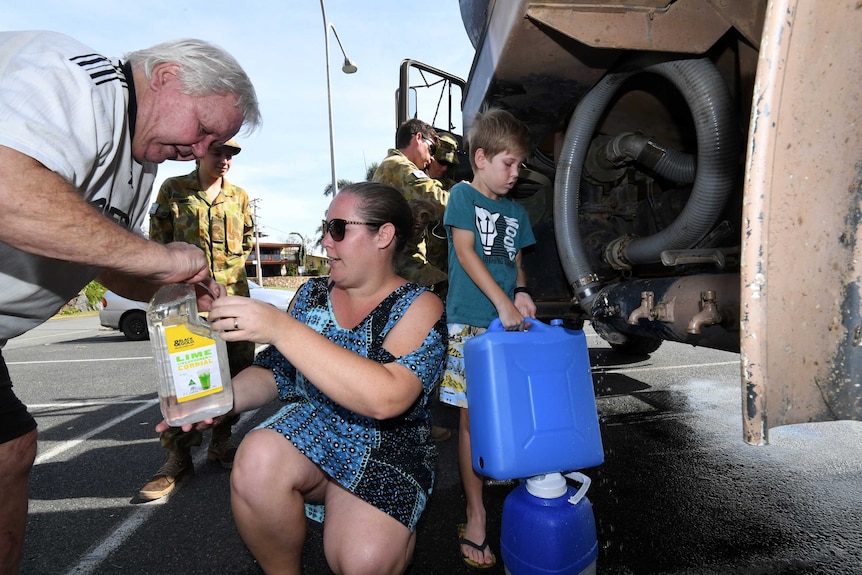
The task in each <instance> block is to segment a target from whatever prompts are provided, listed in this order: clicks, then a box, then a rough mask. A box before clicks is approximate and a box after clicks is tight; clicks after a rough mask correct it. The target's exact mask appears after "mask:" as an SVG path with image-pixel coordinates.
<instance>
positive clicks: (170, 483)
mask: <svg viewBox="0 0 862 575" xmlns="http://www.w3.org/2000/svg"><path fill="white" fill-rule="evenodd" d="M194 469H195V468H194V464H193V463H192V455H191V452H190V451H189V450H188V449H184V450H176V451H175V450H171V451H168V460H167V461H166V462H165V464H164V465H162V467H161V468H160V469H159V470H158V471H157V472H156V474H155V475H153V477H152V479H150V480H149V481H148V482H147V484H146V485H144V486H143V487H142V488H141V490H140V491H139V492H138V497H140V498H141V499H143V500H144V501H154V500H156V499H161V498H162V497H164V496H165V495H167V494H168V493H170V492H171V491H173V490H174V487H176V485H177V481H178V480H179V479H180V477H182V476H183V475H186V474H187V473H192V472H194Z"/></svg>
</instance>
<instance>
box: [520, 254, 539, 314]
mask: <svg viewBox="0 0 862 575" xmlns="http://www.w3.org/2000/svg"><path fill="white" fill-rule="evenodd" d="M515 265H516V266H518V278H517V280H516V281H515V285H516V286H518V287H523V288H525V287H527V272H525V271H524V268H523V267H521V250H518V253H517V254H516V255H515ZM515 307H516V308H518V311H519V312H521V315H523V316H524V317H531V318H534V319H535V317H536V303H535V302H534V301H533V296H531V295H530V294H529V293H526V292H518V293H516V294H515Z"/></svg>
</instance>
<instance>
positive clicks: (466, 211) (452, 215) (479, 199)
mask: <svg viewBox="0 0 862 575" xmlns="http://www.w3.org/2000/svg"><path fill="white" fill-rule="evenodd" d="M467 142H468V145H467V149H468V151H469V154H470V163H471V165H472V167H473V174H474V177H473V181H472V182H470V183H467V182H461V183H458V184H456V185H455V186H454V187H453V188H452V190H451V192H450V196H449V202H448V204H447V206H446V212H445V215H444V216H443V223H444V225H445V226H446V232H447V235H448V239H449V293H448V296H447V298H446V317H447V321H448V322H449V324H448V327H449V347H448V350H447V358H446V371H445V374H444V376H443V382H442V383H441V386H440V401H442V402H443V403H448V404H450V405H455V406H457V407H460V408H462V409H461V415H460V428H459V429H460V433H459V440H458V465H459V468H460V471H461V483H462V484H463V486H464V495H465V497H466V499H467V523H466V524H463V525H460V526H459V531H458V538H459V543H460V544H461V555H462V557H463V558H464V562H465V563H466V564H467V565H468V566H470V567H473V568H478V569H484V568H490V567H492V566H493V565H494V564H495V563H496V557H495V556H494V554H493V553H492V552H491V550H490V549H489V548H488V539H487V534H486V532H485V505H484V503H483V501H482V486H483V477H482V476H481V475H479V474H477V473H476V472H475V471H474V470H473V465H472V455H471V450H470V420H469V414H468V410H467V382H466V378H465V375H464V353H463V351H464V342H465V341H467V340H469V339H470V338H471V337H474V336H476V335H478V334H480V333H482V332H484V331H485V330H486V329H487V328H488V325H489V324H490V323H491V322H492V321H493V320H494V319H496V318H500V321H501V323H502V324H503V327H504V328H505V329H506V330H523V329H524V328H525V319H526V318H535V317H536V304H535V303H534V302H533V299H532V298H531V297H530V293H529V291H527V289H526V285H525V284H526V274H525V273H524V269H523V267H522V266H521V250H522V249H523V248H525V247H527V246H530V245H533V244H534V243H536V240H535V238H534V237H533V230H532V228H531V227H530V219H529V217H528V216H527V211H526V210H525V209H524V208H523V207H522V206H520V205H519V204H516V203H515V202H513V201H511V200H509V199H508V198H506V194H508V193H509V190H511V189H512V187H513V186H514V185H515V183H516V182H517V180H518V172H519V168H520V165H521V162H523V160H524V158H525V157H526V156H527V153H528V152H529V150H530V147H531V137H530V132H529V130H528V129H527V127H526V126H525V125H524V124H523V123H522V122H520V121H519V120H517V119H516V118H515V117H514V116H512V114H510V113H509V112H507V111H505V110H501V109H492V110H489V111H487V112H485V113H483V114H480V115H479V116H477V117H476V119H475V121H474V122H473V125H472V127H471V128H470V131H469V133H468V134H467ZM480 542H481V543H480Z"/></svg>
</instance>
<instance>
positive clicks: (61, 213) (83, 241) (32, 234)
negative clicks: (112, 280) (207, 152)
mask: <svg viewBox="0 0 862 575" xmlns="http://www.w3.org/2000/svg"><path fill="white" fill-rule="evenodd" d="M0 205H2V209H0V241H2V242H4V243H6V244H8V245H10V246H12V247H14V248H17V249H19V250H21V251H24V252H28V253H31V254H36V255H40V256H45V257H50V258H54V259H58V260H64V261H69V262H74V263H78V264H82V265H89V266H95V267H101V268H107V269H109V270H112V271H114V272H119V273H122V274H130V275H135V276H138V277H143V278H147V279H149V280H152V281H155V282H158V283H171V282H183V281H189V282H196V281H200V280H202V279H203V278H205V277H206V276H207V265H206V258H205V257H204V255H203V252H201V251H200V250H199V249H198V248H195V247H193V246H188V248H189V249H182V248H181V249H168V248H166V247H165V246H161V245H159V244H157V243H155V242H151V241H148V240H146V239H145V238H143V237H141V236H138V235H135V234H133V233H132V232H130V231H128V230H126V229H124V228H122V227H121V226H119V225H117V224H116V223H114V222H113V221H111V220H110V219H109V218H107V217H105V216H104V215H102V214H101V213H100V212H99V211H98V210H96V209H95V208H94V207H93V206H91V205H89V204H88V203H87V202H86V201H85V200H84V199H83V198H82V197H81V195H80V194H79V193H78V191H77V190H76V189H75V188H74V187H73V186H71V185H70V184H69V183H68V182H67V181H66V180H65V179H63V178H62V177H60V176H59V175H57V174H56V173H54V172H52V171H51V170H49V169H47V168H46V167H45V166H43V165H42V164H41V163H39V162H37V161H36V160H34V159H33V158H31V157H29V156H27V155H25V154H22V153H20V152H18V151H16V150H13V149H11V148H7V147H5V146H0Z"/></svg>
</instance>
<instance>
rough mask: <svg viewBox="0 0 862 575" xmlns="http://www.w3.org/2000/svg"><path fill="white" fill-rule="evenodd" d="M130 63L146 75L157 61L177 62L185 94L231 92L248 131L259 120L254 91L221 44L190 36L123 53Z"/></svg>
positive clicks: (206, 94)
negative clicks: (138, 66) (138, 67)
mask: <svg viewBox="0 0 862 575" xmlns="http://www.w3.org/2000/svg"><path fill="white" fill-rule="evenodd" d="M126 60H128V62H129V63H130V64H132V65H133V66H137V65H140V66H141V67H142V68H143V70H144V74H145V75H146V77H147V79H148V80H149V79H150V78H152V75H153V70H154V69H155V67H156V66H158V65H159V64H164V63H167V62H172V63H176V64H179V65H180V72H179V80H180V83H181V84H182V85H183V87H184V90H183V93H184V94H187V95H189V96H212V95H216V94H219V95H221V94H233V95H235V96H236V97H237V107H238V108H239V109H240V110H241V111H242V118H243V126H244V127H245V128H246V131H252V130H254V129H255V128H257V127H258V126H259V125H260V123H261V117H260V108H259V106H258V101H257V93H256V92H255V90H254V86H253V85H252V83H251V80H250V79H249V77H248V75H247V74H246V73H245V71H244V70H243V69H242V67H241V66H240V65H239V62H237V61H236V59H235V58H234V57H233V56H231V55H230V54H228V53H227V52H226V51H225V50H223V49H222V48H220V47H218V46H216V45H214V44H210V43H208V42H204V41H203V40H195V39H193V38H189V39H184V40H174V41H171V42H164V43H162V44H157V45H156V46H153V47H151V48H146V49H144V50H136V51H134V52H129V53H128V54H126Z"/></svg>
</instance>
